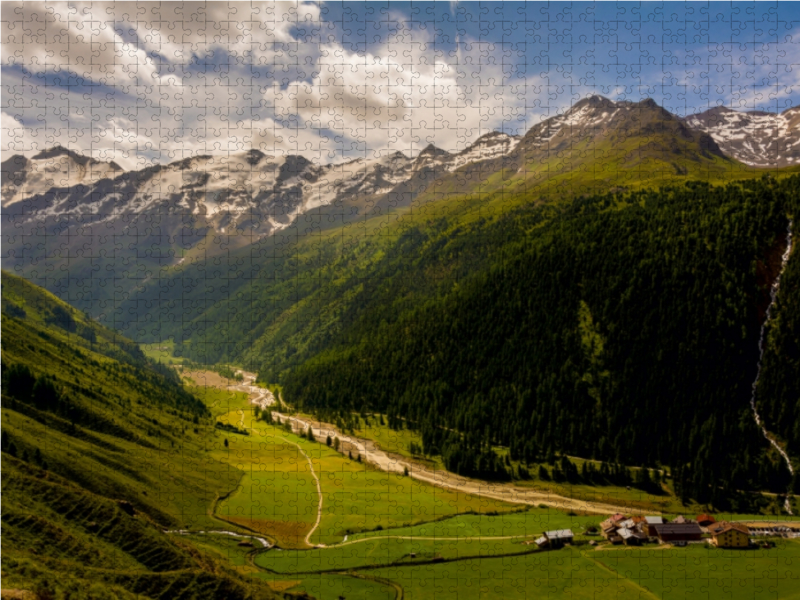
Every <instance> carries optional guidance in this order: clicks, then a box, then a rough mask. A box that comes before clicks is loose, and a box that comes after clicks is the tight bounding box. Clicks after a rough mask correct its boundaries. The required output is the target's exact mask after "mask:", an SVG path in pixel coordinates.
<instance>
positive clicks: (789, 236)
mask: <svg viewBox="0 0 800 600" xmlns="http://www.w3.org/2000/svg"><path fill="white" fill-rule="evenodd" d="M791 253H792V222H791V221H789V228H788V229H787V231H786V251H785V252H784V253H783V256H781V270H780V272H779V273H778V276H777V277H776V278H775V282H774V283H773V284H772V288H771V289H770V292H769V295H770V300H769V306H768V307H767V316H766V318H765V319H764V323H763V324H762V325H761V334H760V335H759V337H758V367H757V369H756V378H755V380H754V381H753V393H752V394H751V396H750V407H751V408H752V409H753V416H754V417H755V420H756V424H757V425H758V426H759V427H760V428H761V432H762V433H763V434H764V437H765V438H767V441H769V443H770V444H772V445H773V446H774V447H775V449H776V450H777V451H778V452H780V454H781V456H782V457H783V460H785V461H786V467H787V468H788V469H789V473H790V474H792V475H794V467H792V461H791V460H790V459H789V455H788V454H787V453H786V451H785V450H784V449H783V448H781V446H780V444H778V442H776V441H775V438H773V437H772V436H771V435H770V434H769V432H768V431H767V428H766V427H765V426H764V424H763V423H762V421H761V416H760V415H759V414H758V409H757V408H756V388H757V387H758V380H759V378H760V377H761V363H762V361H763V360H764V342H765V338H766V336H767V327H768V326H769V322H770V318H771V317H772V307H773V306H775V300H776V298H777V297H778V289H779V288H780V285H781V276H782V275H783V271H784V270H785V269H786V264H787V263H788V262H789V255H790V254H791ZM784 508H785V509H786V512H787V513H789V514H790V515H791V514H793V513H792V506H791V503H790V502H789V498H788V497H787V498H786V502H785V503H784Z"/></svg>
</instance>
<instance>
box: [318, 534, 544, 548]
mask: <svg viewBox="0 0 800 600" xmlns="http://www.w3.org/2000/svg"><path fill="white" fill-rule="evenodd" d="M539 535H540V534H533V533H530V534H527V535H486V536H481V535H472V536H467V537H442V536H436V535H434V536H422V535H375V536H370V537H365V538H359V539H357V540H350V541H349V542H339V543H338V544H333V545H331V546H326V548H339V547H341V546H352V545H353V544H362V543H364V542H370V541H373V540H430V541H434V542H447V541H452V542H476V541H477V542H481V541H484V540H522V539H525V538H532V537H538V536H539Z"/></svg>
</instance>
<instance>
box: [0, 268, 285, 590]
mask: <svg viewBox="0 0 800 600" xmlns="http://www.w3.org/2000/svg"><path fill="white" fill-rule="evenodd" d="M12 303H13V304H12ZM3 309H4V311H3V315H2V324H3V334H4V338H3V348H2V351H3V369H4V386H3V399H2V406H3V408H2V423H3V449H4V452H3V454H2V468H3V489H2V493H3V517H2V518H3V537H2V545H3V548H2V550H3V587H4V588H19V589H31V590H36V591H39V592H41V593H45V591H46V590H49V591H50V592H52V593H54V594H60V593H71V594H73V595H72V596H70V597H74V598H84V597H86V598H88V597H93V598H107V597H110V596H113V595H117V596H118V597H121V598H128V597H130V598H133V597H134V596H135V595H136V594H138V595H139V596H138V597H141V598H161V597H175V596H176V595H179V594H180V593H183V594H185V596H186V597H217V598H223V597H224V598H246V597H263V598H269V597H272V594H271V592H270V591H269V590H268V589H267V588H263V587H261V588H259V587H253V586H251V585H250V584H248V583H246V582H244V581H243V580H241V579H239V578H238V577H237V576H236V575H235V573H232V572H229V571H228V570H227V569H226V568H225V567H224V566H223V565H221V564H218V563H216V562H215V561H213V560H211V559H209V558H208V557H207V556H205V555H202V554H198V553H197V552H196V551H193V550H191V549H189V548H185V547H183V546H182V545H181V544H180V543H176V542H175V541H174V540H172V539H171V538H169V537H167V536H165V535H164V534H163V533H162V529H164V528H172V527H206V526H217V527H218V526H219V522H218V521H216V520H214V519H212V518H211V516H210V515H209V508H210V506H211V505H212V503H213V501H214V499H215V498H216V497H217V496H218V495H220V494H224V493H226V492H227V491H229V490H230V489H232V488H233V487H235V485H236V482H237V481H238V479H239V477H240V475H241V473H240V472H238V471H237V470H236V469H235V468H233V467H231V466H230V465H228V464H225V463H221V462H217V461H214V460H213V459H209V458H208V457H207V456H204V453H203V447H204V445H205V443H206V439H207V435H206V434H205V433H203V431H202V430H203V429H204V428H206V427H208V421H207V412H206V410H205V408H204V407H203V405H202V403H201V402H200V401H199V400H198V399H197V398H195V397H193V396H192V395H190V394H188V393H187V392H186V391H185V390H183V389H182V387H181V386H180V384H179V383H178V382H177V378H175V379H172V378H170V377H169V376H168V374H163V373H162V372H160V371H159V370H158V369H157V368H156V367H155V366H154V365H153V364H152V363H149V362H148V361H147V360H146V359H145V358H144V357H143V356H142V355H141V354H140V353H139V352H138V347H137V346H136V345H135V344H133V343H132V342H130V341H129V340H126V339H124V338H120V337H119V336H117V335H116V334H114V332H112V331H110V330H108V329H105V328H103V327H101V326H99V325H97V324H96V323H93V322H91V321H89V320H87V319H86V318H85V317H84V315H82V313H79V312H78V311H75V310H74V309H72V308H71V307H69V306H68V305H66V304H64V303H62V302H61V301H60V300H58V299H56V298H55V297H54V296H52V295H50V294H49V293H47V292H45V291H44V290H41V289H39V288H36V287H35V286H33V285H31V284H29V283H27V282H25V281H23V280H21V279H19V278H17V277H15V276H13V275H10V274H7V273H3ZM9 312H12V313H13V314H14V315H16V316H10V315H9V314H8V313H9ZM90 332H91V333H90ZM14 364H17V365H20V364H22V365H27V366H28V367H29V368H30V369H31V370H32V372H33V373H34V375H35V376H37V377H40V378H41V377H43V376H50V377H52V378H54V381H55V382H56V385H57V386H58V387H59V388H60V389H61V392H62V398H69V403H70V405H71V411H72V412H71V413H69V414H64V413H59V412H57V411H53V410H46V409H42V408H37V405H36V403H35V402H33V401H31V400H28V399H24V400H23V399H20V398H17V397H15V396H10V395H9V393H10V390H9V389H8V386H7V385H6V384H7V382H6V381H5V376H6V374H7V371H8V369H9V368H10V366H11V365H14ZM70 414H71V415H72V417H71V418H70ZM195 419H197V421H198V422H197V423H195V422H194V421H195ZM195 428H198V433H197V434H195V433H194V429H195ZM184 430H185V431H186V433H184ZM12 444H13V447H12ZM120 501H124V502H127V503H129V505H130V506H131V507H132V508H133V510H134V511H135V516H131V515H130V514H128V512H126V510H125V506H127V505H125V506H123V505H122V504H120ZM168 590H169V591H168ZM165 594H166V595H165Z"/></svg>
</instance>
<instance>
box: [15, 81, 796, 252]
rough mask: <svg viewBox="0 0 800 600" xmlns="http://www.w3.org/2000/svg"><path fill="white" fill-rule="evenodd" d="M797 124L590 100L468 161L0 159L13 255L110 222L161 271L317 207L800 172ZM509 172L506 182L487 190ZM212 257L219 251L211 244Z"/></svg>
mask: <svg viewBox="0 0 800 600" xmlns="http://www.w3.org/2000/svg"><path fill="white" fill-rule="evenodd" d="M798 125H800V112H798V110H797V109H789V110H787V111H786V112H784V113H781V114H779V115H771V114H766V113H739V112H736V111H733V110H730V109H726V108H722V107H718V108H714V109H711V110H709V111H706V112H703V113H700V114H697V115H693V116H690V117H687V118H679V117H677V116H675V115H672V114H670V113H669V112H667V111H666V110H664V109H662V108H661V107H659V106H658V105H656V104H655V102H653V101H652V100H645V101H642V102H638V103H634V102H628V101H621V102H614V101H611V100H608V99H606V98H603V97H600V96H592V97H589V98H586V99H584V100H581V101H579V102H577V103H576V104H575V105H574V106H572V107H571V108H570V109H569V110H567V111H566V112H564V113H563V114H560V115H557V116H554V117H552V118H549V119H546V120H543V121H542V122H540V123H538V124H536V125H534V126H533V127H532V128H531V129H530V130H529V131H528V132H527V133H526V134H525V135H524V136H523V137H516V136H510V135H507V134H504V133H501V132H492V133H488V134H486V135H484V136H482V137H480V138H479V139H477V140H476V141H475V142H474V143H472V144H471V145H470V146H468V147H467V148H465V149H464V150H462V151H460V152H452V153H451V152H448V151H446V150H443V149H441V148H437V147H435V146H433V145H429V146H428V147H426V148H425V149H424V150H422V151H421V152H420V153H419V154H418V155H417V156H416V157H413V158H411V157H409V156H406V155H405V154H403V153H401V152H389V153H383V154H381V155H380V156H365V157H361V158H355V159H352V160H350V161H348V162H343V163H338V164H328V165H317V164H314V163H312V162H311V161H309V160H308V159H306V158H305V157H303V156H299V155H283V156H269V155H265V154H264V153H263V152H261V151H260V150H256V149H253V150H249V151H245V152H240V153H232V154H228V155H222V156H193V157H190V158H186V159H182V160H178V161H176V162H173V163H170V164H167V165H156V166H150V167H147V168H144V169H141V170H136V171H124V170H123V169H122V168H121V167H120V166H119V165H117V164H116V163H114V162H100V161H97V160H94V159H92V158H88V157H85V156H81V155H79V154H77V153H75V152H73V151H71V150H68V149H66V148H63V147H54V148H51V149H49V150H46V151H43V152H41V153H39V154H37V155H35V156H33V157H31V158H26V157H24V156H21V155H16V156H13V157H11V158H9V159H8V160H6V161H4V162H3V163H2V176H3V177H2V179H3V182H2V204H3V208H4V220H3V224H4V235H7V236H8V237H6V239H7V240H8V241H7V242H6V243H7V245H8V247H9V248H15V247H17V246H18V240H19V234H21V235H22V236H25V235H30V234H31V232H32V231H33V230H35V229H37V228H40V227H44V229H45V231H47V232H48V233H54V232H55V231H58V232H59V235H63V234H64V232H65V231H66V232H67V233H68V234H69V235H71V236H75V235H80V234H76V233H75V231H76V230H77V229H79V228H83V227H85V226H87V225H91V226H92V231H93V232H95V231H102V230H103V229H100V226H102V228H104V229H105V230H108V231H113V232H114V234H115V235H119V234H120V233H121V232H123V231H130V228H131V227H132V226H134V224H136V226H137V233H136V235H137V239H138V241H137V245H138V246H139V247H140V248H141V247H142V246H143V244H144V245H147V244H151V245H154V247H153V248H152V249H151V250H150V251H151V252H152V253H154V254H158V256H159V257H160V259H161V260H160V264H162V265H165V264H169V263H170V262H173V263H177V262H179V261H180V260H181V258H183V256H184V255H185V253H186V251H187V250H189V249H191V248H193V247H194V246H196V245H197V244H198V243H200V242H202V241H203V240H206V241H208V240H209V237H212V238H213V237H216V236H226V237H225V238H224V239H225V242H224V245H225V247H226V248H229V247H230V246H231V245H240V244H247V243H252V241H254V240H255V239H260V238H262V237H264V236H267V235H270V234H272V233H275V232H278V231H281V230H283V229H286V228H287V227H288V226H289V225H290V224H291V223H293V222H295V221H296V220H297V219H298V218H299V217H300V216H302V215H307V214H311V213H313V212H314V211H318V212H319V211H322V212H323V213H326V214H329V215H330V214H333V215H334V216H333V217H331V220H333V221H336V220H337V218H338V222H342V221H344V222H347V221H349V220H352V219H353V218H357V217H362V218H363V217H365V216H374V215H380V214H386V213H387V212H391V211H393V210H396V209H402V208H404V207H408V206H410V205H412V204H413V203H414V201H415V199H417V198H418V197H420V196H421V195H422V196H424V194H425V192H426V191H427V192H428V196H430V197H436V198H440V197H441V196H442V194H444V195H446V196H449V195H454V194H458V193H463V192H465V191H469V190H470V189H472V188H473V187H475V186H476V185H485V186H488V187H487V189H490V190H494V189H497V188H498V187H504V188H509V187H514V186H515V185H519V184H523V185H531V184H533V185H540V184H541V183H543V182H544V181H546V180H549V179H559V176H560V177H561V178H563V176H564V175H566V174H571V176H572V178H573V179H574V174H575V173H576V172H578V173H580V174H582V175H586V174H587V171H588V170H591V171H592V173H591V175H592V179H594V180H597V181H600V182H602V181H605V180H608V181H611V179H613V180H614V182H613V185H614V186H616V187H625V186H626V182H631V181H640V180H653V179H655V180H658V179H670V178H671V176H672V175H675V176H678V177H688V176H702V175H703V174H704V173H705V174H706V175H708V174H709V173H710V174H712V175H719V174H721V173H722V172H724V171H726V170H730V168H731V167H730V165H726V164H725V161H726V160H732V161H738V162H739V163H742V164H743V165H749V166H752V167H761V168H767V167H771V168H776V167H784V166H788V165H795V164H797V163H798V162H800V127H798ZM500 172H502V173H503V177H502V178H501V179H502V180H501V181H492V175H496V174H497V173H500ZM495 179H498V178H497V177H495ZM582 183H583V182H582ZM434 184H435V185H434ZM427 199H428V198H426V200H427ZM23 201H24V202H23ZM145 215H147V217H146V218H144V216H145ZM139 218H141V221H139V220H138V219H139ZM12 223H13V229H12V228H11V227H10V226H9V225H10V224H12ZM142 229H144V230H145V232H144V236H145V238H144V239H143V238H142V235H143V233H142V231H141V230H142ZM15 231H16V233H17V235H14V232H15ZM83 231H84V234H85V230H83ZM162 236H167V237H168V238H170V240H171V242H170V243H164V241H163V240H162V239H159V238H160V237H162ZM240 237H241V239H239V238H240ZM68 245H69V244H68ZM205 248H206V251H207V252H211V253H213V252H214V248H213V244H207V245H206V246H205ZM15 257H16V255H12V259H13V258H15Z"/></svg>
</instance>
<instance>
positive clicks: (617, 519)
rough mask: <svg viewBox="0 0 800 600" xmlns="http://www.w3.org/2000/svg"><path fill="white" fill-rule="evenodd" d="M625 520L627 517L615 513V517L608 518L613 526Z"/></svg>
mask: <svg viewBox="0 0 800 600" xmlns="http://www.w3.org/2000/svg"><path fill="white" fill-rule="evenodd" d="M625 519H627V517H626V516H625V515H623V514H622V513H617V514H615V515H611V517H610V520H611V522H612V523H614V524H617V523H619V522H620V521H624V520H625Z"/></svg>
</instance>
